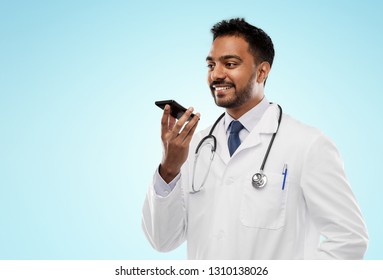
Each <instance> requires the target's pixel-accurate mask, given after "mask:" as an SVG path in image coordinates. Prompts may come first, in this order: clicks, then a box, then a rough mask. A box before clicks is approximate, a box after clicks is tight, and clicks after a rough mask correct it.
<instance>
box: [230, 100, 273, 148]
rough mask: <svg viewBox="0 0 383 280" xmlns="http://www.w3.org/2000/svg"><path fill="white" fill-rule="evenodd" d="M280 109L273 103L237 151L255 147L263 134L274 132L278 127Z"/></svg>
mask: <svg viewBox="0 0 383 280" xmlns="http://www.w3.org/2000/svg"><path fill="white" fill-rule="evenodd" d="M278 117H279V109H278V106H277V105H276V104H271V105H270V106H269V108H268V109H267V110H266V112H265V113H264V114H263V116H262V118H261V120H260V121H259V122H258V124H257V125H256V126H255V127H254V129H253V131H251V132H250V134H249V135H248V136H247V137H246V139H245V140H244V141H243V142H242V143H241V145H240V146H239V147H238V150H237V151H236V153H239V152H240V151H241V150H244V149H248V148H251V147H255V146H257V145H259V144H260V143H261V136H260V135H261V134H273V133H274V132H275V131H276V130H277V128H278Z"/></svg>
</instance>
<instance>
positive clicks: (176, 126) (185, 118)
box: [172, 107, 194, 137]
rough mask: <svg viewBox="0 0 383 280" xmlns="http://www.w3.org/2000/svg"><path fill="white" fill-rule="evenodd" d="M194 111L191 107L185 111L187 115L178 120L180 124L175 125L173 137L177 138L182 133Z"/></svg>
mask: <svg viewBox="0 0 383 280" xmlns="http://www.w3.org/2000/svg"><path fill="white" fill-rule="evenodd" d="M193 111H194V109H193V107H190V108H189V109H187V110H186V111H185V113H184V114H183V115H182V116H181V118H180V119H179V120H178V122H177V123H176V124H175V125H174V128H173V130H172V133H173V136H174V137H177V136H178V134H179V133H180V132H181V129H182V127H183V126H184V124H185V123H186V122H187V120H188V119H189V117H190V115H191V114H192V113H193Z"/></svg>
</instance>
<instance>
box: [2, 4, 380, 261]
mask: <svg viewBox="0 0 383 280" xmlns="http://www.w3.org/2000/svg"><path fill="white" fill-rule="evenodd" d="M380 3H381V1H350V0H348V1H346V0H344V1H335V0H328V1H304V0H295V1H244V0H235V1H233V0H231V1H228V0H220V1H196V0H194V1H148V0H144V1H122V0H121V1H91V0H89V1H73V0H71V1H60V2H59V1H17V0H15V1H4V0H2V1H1V2H0V259H178V258H181V259H182V258H186V246H182V247H181V248H180V249H178V250H176V251H173V252H171V253H166V254H163V253H158V252H156V251H154V250H153V249H152V248H151V247H150V245H149V243H148V242H147V241H146V239H145V238H144V234H143V233H142V230H141V222H140V219H141V207H142V203H143V200H144V196H145V192H146V190H147V187H148V184H149V182H150V180H151V176H152V173H153V171H154V169H155V168H156V166H157V165H158V163H159V160H160V158H161V153H162V151H161V142H160V126H159V123H160V117H161V111H160V110H159V109H158V108H156V107H155V106H154V101H155V100H158V99H168V98H174V99H177V100H178V101H179V102H180V103H182V104H184V105H185V106H190V105H193V106H194V108H195V109H196V110H197V111H199V112H201V117H202V119H201V122H200V127H199V128H200V129H201V128H203V127H206V126H207V125H209V124H211V123H212V122H213V121H214V120H215V119H216V117H217V116H218V115H219V114H220V112H221V109H218V108H216V107H215V105H214V103H213V101H212V98H211V97H210V92H209V90H208V87H207V85H206V81H205V80H206V67H205V61H204V60H205V57H206V55H207V54H208V51H209V48H210V43H211V35H210V31H209V30H210V27H211V26H212V25H213V24H214V23H216V22H218V21H220V20H222V19H225V18H231V17H238V16H240V17H245V18H246V19H247V20H248V21H249V22H251V23H253V24H254V25H257V26H259V27H261V28H263V29H264V30H265V31H266V32H267V33H268V34H269V35H270V36H271V37H272V39H273V41H274V45H275V49H276V58H275V63H274V66H273V69H272V72H271V75H270V77H269V80H268V83H267V86H266V92H267V96H268V99H269V100H270V101H274V102H278V103H279V104H281V105H282V106H283V108H284V111H285V112H287V113H289V114H290V115H292V116H293V117H295V118H297V119H299V120H301V121H303V122H305V123H307V124H309V125H312V126H316V127H319V128H321V129H322V130H323V131H324V132H325V133H326V134H327V135H329V136H330V137H331V138H332V139H333V140H334V141H335V142H336V143H337V146H338V148H339V150H340V152H341V154H342V157H343V159H344V161H345V168H346V172H347V174H348V178H349V180H350V182H351V184H352V188H353V190H354V193H355V195H356V197H357V199H358V202H359V204H360V206H361V209H362V212H363V214H364V217H365V219H366V222H367V225H368V229H369V233H370V245H369V249H368V252H367V254H366V258H367V259H383V252H382V249H383V229H382V227H383V222H382V215H383V206H382V202H381V201H382V198H383V191H382V189H383V186H382V180H383V179H382V176H383V172H382V171H383V170H382V168H383V167H382V155H383V153H382V143H383V137H382V136H383V135H382V124H381V121H382V115H381V114H382V113H381V111H382V110H381V107H382V105H381V103H382V100H383V99H382V96H383V94H382V87H381V84H382V81H383V75H382V73H383V72H382V63H383V52H382V50H383V39H382V30H383V19H382V10H383V9H382V8H383V7H382V4H380Z"/></svg>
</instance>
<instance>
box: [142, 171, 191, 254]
mask: <svg viewBox="0 0 383 280" xmlns="http://www.w3.org/2000/svg"><path fill="white" fill-rule="evenodd" d="M156 175H157V174H155V175H154V177H155V176H156ZM154 181H155V178H153V183H152V184H151V185H150V186H149V189H148V192H147V194H146V197H145V202H144V206H143V209H142V228H143V231H144V233H145V235H146V237H147V239H148V240H149V242H150V244H151V245H152V246H153V248H155V249H156V250H158V251H160V252H168V251H171V250H173V249H175V248H177V247H178V246H179V245H181V244H182V243H183V242H184V241H185V239H186V206H185V198H184V195H183V191H182V188H181V184H182V175H181V176H180V178H179V179H178V181H177V183H176V185H175V187H174V188H173V190H172V191H171V192H170V193H169V194H168V195H167V196H165V197H164V196H161V195H158V194H157V193H156V191H155V188H154Z"/></svg>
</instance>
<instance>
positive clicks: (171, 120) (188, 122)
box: [155, 100, 200, 183]
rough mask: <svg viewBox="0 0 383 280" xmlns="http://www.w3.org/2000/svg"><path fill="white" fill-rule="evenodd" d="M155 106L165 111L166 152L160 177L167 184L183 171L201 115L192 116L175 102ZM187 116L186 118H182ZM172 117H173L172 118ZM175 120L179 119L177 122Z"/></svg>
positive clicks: (160, 102) (163, 127)
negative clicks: (182, 167)
mask: <svg viewBox="0 0 383 280" xmlns="http://www.w3.org/2000/svg"><path fill="white" fill-rule="evenodd" d="M155 104H156V105H157V106H158V107H160V108H161V109H165V106H166V104H168V105H169V107H168V108H167V109H166V110H165V111H164V113H163V115H162V119H161V140H162V142H163V149H164V152H163V154H162V161H161V164H160V167H159V173H160V176H161V177H162V178H163V179H164V181H165V182H166V183H169V182H171V181H172V180H173V179H174V178H175V177H176V176H177V174H178V173H179V172H180V170H181V166H182V165H183V164H184V162H185V161H186V159H187V156H188V153H189V144H190V141H191V139H192V137H193V134H194V131H195V129H196V127H197V124H198V121H199V117H200V114H199V113H196V114H192V111H191V110H192V109H191V110H187V109H186V108H185V107H183V106H181V105H180V104H178V103H177V102H176V101H174V100H162V101H156V102H155ZM184 114H185V116H184V117H182V116H183V115H184ZM170 116H172V117H170ZM175 119H178V121H177V122H176V120H175Z"/></svg>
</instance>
